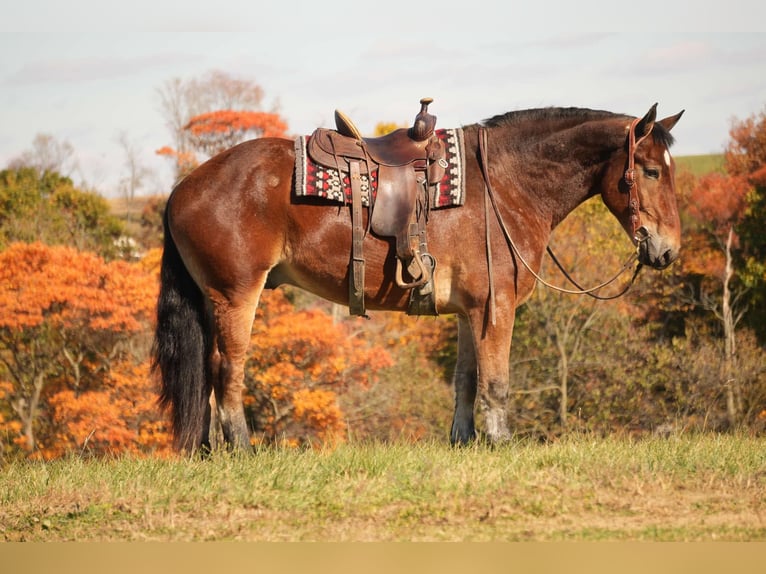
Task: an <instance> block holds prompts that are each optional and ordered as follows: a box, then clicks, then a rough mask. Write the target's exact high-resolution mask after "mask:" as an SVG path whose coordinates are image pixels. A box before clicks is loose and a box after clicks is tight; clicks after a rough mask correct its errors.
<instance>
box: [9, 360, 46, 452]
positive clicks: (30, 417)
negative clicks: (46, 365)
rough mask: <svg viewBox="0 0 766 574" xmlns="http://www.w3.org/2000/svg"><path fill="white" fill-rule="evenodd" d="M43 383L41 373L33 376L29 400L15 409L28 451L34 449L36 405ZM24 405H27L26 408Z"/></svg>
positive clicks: (38, 402)
mask: <svg viewBox="0 0 766 574" xmlns="http://www.w3.org/2000/svg"><path fill="white" fill-rule="evenodd" d="M44 383H45V377H44V376H43V375H42V374H38V375H37V376H35V380H34V382H33V388H32V395H31V396H30V397H29V402H28V403H26V401H25V403H26V404H22V405H19V406H20V407H21V408H18V409H16V412H17V413H18V415H19V417H20V418H21V423H22V425H23V428H24V439H25V442H26V449H27V451H28V452H33V451H34V450H35V447H36V446H37V445H36V439H35V419H36V418H37V407H38V406H39V405H40V395H41V394H42V391H43V385H44ZM24 407H27V408H26V409H25V408H24Z"/></svg>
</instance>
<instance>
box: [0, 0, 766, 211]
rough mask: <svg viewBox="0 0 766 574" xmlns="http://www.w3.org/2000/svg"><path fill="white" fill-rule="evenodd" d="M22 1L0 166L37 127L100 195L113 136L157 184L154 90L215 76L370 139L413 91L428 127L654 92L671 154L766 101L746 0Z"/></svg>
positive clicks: (756, 10)
mask: <svg viewBox="0 0 766 574" xmlns="http://www.w3.org/2000/svg"><path fill="white" fill-rule="evenodd" d="M21 4H22V3H20V2H18V1H14V2H10V1H9V0H0V9H1V11H0V14H2V15H3V18H2V20H0V169H2V168H3V167H5V166H6V165H7V163H8V161H10V160H11V159H13V158H14V157H16V156H18V155H19V154H21V153H22V152H23V151H25V150H28V149H31V147H32V141H33V139H34V137H35V136H36V135H37V134H49V135H52V136H53V137H54V138H56V139H57V140H59V141H66V142H69V143H70V144H71V145H72V146H73V148H74V150H75V155H76V159H77V161H78V166H79V168H78V170H77V171H76V172H75V173H74V174H72V175H73V179H75V181H76V183H79V184H83V185H86V186H88V187H89V188H92V189H96V190H97V191H99V192H100V193H102V194H103V195H105V196H108V197H114V196H117V195H118V194H119V192H118V184H119V180H120V179H121V178H122V177H124V176H125V175H126V174H127V170H126V168H125V153H124V151H123V150H122V148H121V146H120V144H119V143H118V139H119V137H120V135H121V134H124V136H125V137H126V138H127V140H128V141H129V143H130V144H131V145H132V146H133V147H134V148H135V149H136V150H137V151H138V158H139V161H140V162H141V163H142V164H143V165H144V166H145V167H146V168H148V169H150V170H152V171H153V173H154V174H155V175H154V177H153V178H152V180H151V181H150V183H149V184H148V185H147V188H146V189H144V190H143V191H144V192H145V193H165V192H168V191H170V188H171V186H172V183H173V182H172V172H171V169H170V165H169V162H168V160H167V159H164V158H161V157H159V156H157V155H156V154H155V153H154V152H155V150H157V149H159V148H160V147H162V146H164V145H169V144H171V143H172V138H171V134H170V132H169V130H168V128H167V127H166V125H165V120H164V118H163V116H162V113H161V111H160V106H159V95H158V90H160V89H161V88H162V86H163V85H164V84H165V83H166V82H168V81H170V80H172V79H174V78H179V79H182V80H188V79H192V78H201V77H202V76H203V75H204V74H206V73H207V72H209V71H211V70H221V71H223V72H226V73H228V74H230V75H232V76H234V77H237V78H241V79H245V80H252V81H254V82H256V83H257V84H259V85H260V86H261V87H262V88H263V90H264V94H265V97H264V106H265V108H267V109H270V108H271V107H272V106H277V109H278V111H279V113H280V114H281V115H282V116H283V117H284V118H285V119H286V121H287V123H288V127H289V132H290V133H291V134H293V135H300V134H306V133H310V132H311V131H313V129H314V128H315V127H317V126H330V125H332V122H333V112H334V110H335V109H336V108H338V109H340V110H342V111H343V112H345V113H346V114H347V115H348V116H350V117H351V118H352V119H353V120H354V121H355V122H356V123H357V125H358V126H359V128H360V129H361V131H362V132H365V133H371V132H372V131H373V129H374V127H375V125H376V124H377V123H378V122H396V123H399V124H404V123H409V122H411V121H412V119H413V117H414V115H415V114H416V113H417V111H418V110H419V104H418V101H419V99H420V98H421V97H424V96H429V97H432V98H434V103H433V104H432V105H431V108H430V111H431V112H432V113H434V114H435V115H436V116H437V117H438V126H439V127H459V126H461V125H467V124H471V123H476V122H478V121H481V120H483V119H486V118H488V117H491V116H493V115H496V114H500V113H505V112H508V111H512V110H516V109H524V108H534V107H543V106H580V107H588V108H594V109H604V110H609V111H612V112H619V113H626V114H630V115H633V116H640V115H643V114H644V113H646V111H647V110H648V109H649V107H650V106H651V105H652V104H654V103H655V102H658V103H659V106H658V114H659V117H665V116H669V115H673V114H675V113H677V112H678V111H680V110H682V109H685V110H686V112H685V114H684V117H683V119H682V120H681V121H680V122H679V124H678V125H677V126H676V128H675V129H674V135H675V136H676V140H677V143H676V145H675V146H674V148H673V153H674V155H695V154H706V153H719V152H721V151H722V150H723V148H724V147H725V145H726V143H727V141H728V132H729V128H730V127H731V121H732V119H733V118H738V119H744V118H746V117H748V116H751V115H753V114H756V113H760V112H762V111H765V110H766V24H764V23H766V8H764V5H765V4H766V3H764V2H753V1H752V0H727V2H718V3H717V6H716V7H712V8H711V7H707V6H705V4H704V3H702V2H699V1H693V2H674V1H672V0H666V1H665V2H660V1H657V0H644V1H643V2H638V1H635V0H634V1H633V2H625V1H622V2H620V1H617V0H612V1H611V2H602V1H599V0H580V1H579V2H576V1H574V0H571V1H567V2H546V1H542V0H537V1H532V0H525V1H524V2H515V1H512V0H502V1H494V2H493V1H488V0H473V1H468V2H466V1H465V0H463V2H460V3H458V2H455V1H453V0H443V1H442V2H435V1H433V0H431V1H430V2H421V3H417V2H411V1H410V2H405V1H402V0H388V1H376V2H363V1H361V0H357V1H356V2H349V1H347V0H323V1H322V2H316V1H314V2H303V1H301V0H269V1H268V2H263V1H258V0H248V1H243V0H235V1H228V2H227V1H223V0H217V1H216V2H211V1H209V2H206V3H201V2H195V1H192V0H188V1H186V2H179V1H177V0H170V1H165V2H157V1H155V2H149V1H147V0H133V1H132V2H122V3H119V4H115V5H112V3H110V2H104V1H103V0H100V1H94V0H69V1H67V2H60V1H58V0H25V2H24V3H23V5H21ZM456 6H461V7H462V8H460V9H458V8H456ZM759 27H760V30H759V29H758V28H759Z"/></svg>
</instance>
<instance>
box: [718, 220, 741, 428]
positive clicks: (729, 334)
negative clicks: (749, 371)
mask: <svg viewBox="0 0 766 574" xmlns="http://www.w3.org/2000/svg"><path fill="white" fill-rule="evenodd" d="M733 239H734V227H733V226H732V227H730V228H729V234H728V236H727V238H726V248H725V250H724V254H725V256H726V266H725V268H724V274H723V301H722V302H721V307H722V322H723V333H724V352H723V353H724V356H723V364H722V369H721V370H722V373H721V374H722V377H721V378H722V381H723V385H724V390H725V393H726V414H727V418H728V421H729V426H730V427H731V428H734V427H736V426H737V425H738V424H739V418H740V412H741V410H742V409H741V407H740V402H741V398H740V396H739V395H740V392H739V385H738V383H737V379H736V377H735V373H734V370H735V365H734V360H735V355H736V353H737V340H736V333H735V331H734V327H735V325H734V313H733V311H732V308H731V288H730V286H729V282H730V281H731V278H732V277H733V276H734V268H733V265H732V253H731V244H732V241H733Z"/></svg>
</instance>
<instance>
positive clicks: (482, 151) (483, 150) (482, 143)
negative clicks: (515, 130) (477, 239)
mask: <svg viewBox="0 0 766 574" xmlns="http://www.w3.org/2000/svg"><path fill="white" fill-rule="evenodd" d="M487 141H488V137H487V130H486V129H485V128H483V127H480V128H479V155H480V156H481V169H482V172H483V175H484V189H485V191H486V196H485V226H486V229H487V232H486V235H487V260H488V264H489V283H490V284H489V292H490V302H489V304H490V313H491V317H492V324H493V325H494V324H495V300H494V298H495V295H494V285H493V277H492V251H491V248H490V241H489V206H488V204H487V202H486V198H487V197H488V198H489V201H490V202H491V204H492V208H493V209H494V211H495V216H496V217H497V221H498V223H499V224H500V228H501V229H502V231H503V235H504V236H505V239H506V241H507V242H508V245H509V246H510V247H511V250H512V252H513V254H514V255H515V256H516V257H518V258H519V260H520V261H521V263H522V264H523V265H524V267H525V268H526V269H527V271H529V272H530V273H531V274H532V276H533V277H534V278H535V279H536V280H537V281H539V282H540V283H542V284H543V285H545V286H546V287H548V288H549V289H553V290H554V291H559V292H561V293H568V294H570V295H588V296H590V297H593V298H594V299H599V300H602V301H608V300H611V299H617V298H618V297H622V296H623V295H624V294H625V293H627V292H628V290H629V289H630V288H631V286H632V285H633V283H634V282H635V280H636V277H637V276H638V272H639V271H640V270H641V268H642V267H643V265H642V264H641V263H640V262H639V263H638V265H637V266H636V270H635V272H634V273H633V277H632V278H631V280H630V282H629V283H628V284H627V285H626V286H625V288H623V289H622V290H621V291H620V292H619V293H616V294H614V295H598V294H597V293H595V291H598V290H600V289H603V288H604V287H606V286H608V285H610V284H612V283H614V282H615V281H616V280H617V278H618V277H620V275H622V274H623V273H625V271H627V270H628V269H629V268H630V266H631V265H632V264H633V262H634V261H635V260H636V259H637V257H638V249H636V251H634V252H633V254H631V256H630V257H629V258H628V260H627V261H626V262H625V263H624V264H623V266H622V268H621V269H620V270H619V271H618V272H617V274H616V275H614V277H612V278H611V279H609V280H607V281H604V282H603V283H601V284H599V285H596V286H595V287H590V288H588V289H585V288H583V287H581V286H580V285H579V284H578V283H577V282H576V281H575V280H574V279H573V278H572V277H571V276H570V274H569V273H567V272H566V270H565V269H564V267H563V266H562V265H561V263H560V262H559V260H558V259H557V258H556V256H555V255H554V254H553V250H552V249H551V248H550V246H547V247H546V249H547V251H548V254H549V255H550V256H551V259H553V262H554V263H555V264H556V266H557V267H558V268H559V269H560V270H561V272H562V273H563V274H564V277H566V278H567V279H568V280H569V281H570V282H571V283H572V284H573V285H574V286H575V287H577V289H576V290H575V289H565V288H563V287H559V286H557V285H553V284H551V283H549V282H548V281H546V280H545V279H543V278H542V277H540V275H539V274H538V273H536V272H535V271H534V270H533V269H532V267H531V266H530V265H529V263H527V261H526V259H524V256H523V255H522V254H521V252H520V251H519V249H518V247H516V244H515V243H514V241H513V238H512V237H511V234H510V232H509V231H508V228H507V227H506V225H505V222H504V221H503V218H502V216H501V215H500V208H499V207H498V205H497V201H496V200H495V192H494V190H493V189H492V184H491V183H490V179H489V169H488V165H487ZM644 240H645V238H644V239H641V240H640V241H644Z"/></svg>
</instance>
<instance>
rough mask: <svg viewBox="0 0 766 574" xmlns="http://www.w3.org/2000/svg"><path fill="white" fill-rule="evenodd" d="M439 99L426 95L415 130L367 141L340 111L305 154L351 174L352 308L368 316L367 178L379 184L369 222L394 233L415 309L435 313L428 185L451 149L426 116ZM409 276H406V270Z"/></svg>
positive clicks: (399, 277)
mask: <svg viewBox="0 0 766 574" xmlns="http://www.w3.org/2000/svg"><path fill="white" fill-rule="evenodd" d="M432 101H433V100H432V99H431V98H423V99H421V100H420V105H421V109H420V112H419V113H418V114H417V115H416V116H415V121H414V123H413V126H412V127H411V128H401V129H398V130H395V131H393V132H391V133H390V134H387V135H385V136H382V137H377V138H365V137H362V135H361V132H360V131H359V130H358V129H357V127H356V126H355V125H354V123H353V122H352V121H351V120H350V119H349V118H348V117H347V116H346V115H344V114H343V113H342V112H339V111H336V112H335V123H336V128H337V129H336V130H331V129H327V128H318V129H317V130H316V131H314V133H313V134H312V135H311V137H310V138H309V141H308V144H307V147H306V151H307V153H308V155H309V156H310V157H311V159H312V160H313V161H314V162H316V163H318V164H320V165H323V166H325V167H327V168H330V169H337V170H338V171H339V172H341V173H342V174H345V175H347V177H348V180H349V182H350V187H351V205H352V213H351V219H352V253H351V263H350V265H349V310H350V312H351V314H352V315H362V316H364V315H365V307H364V257H363V248H362V246H363V240H364V232H365V231H364V229H363V228H362V176H363V175H368V176H371V175H375V177H374V178H373V177H368V181H370V182H372V181H373V179H374V180H375V181H376V182H377V184H376V186H375V188H374V189H370V190H369V202H368V210H369V218H368V221H369V227H370V228H371V229H372V231H373V232H375V233H376V234H378V235H380V236H384V237H394V238H396V255H397V267H396V283H397V285H398V286H399V287H401V288H403V289H411V290H412V291H411V295H410V306H409V310H408V312H409V313H410V314H418V315H424V314H431V315H435V314H436V305H435V301H434V294H433V272H434V269H435V267H436V261H435V259H434V258H433V256H431V255H430V254H429V253H428V251H427V242H426V232H425V225H426V221H427V217H428V211H429V207H430V206H429V197H430V194H429V190H430V188H431V187H432V186H434V185H437V184H438V182H439V181H440V180H441V178H442V177H443V175H444V171H445V167H446V160H445V156H446V150H445V148H444V144H443V143H442V142H441V141H440V139H439V138H438V137H437V136H436V135H435V133H434V128H435V126H436V116H433V115H432V114H430V113H428V105H429V104H430V103H431V102H432ZM404 266H406V267H407V272H408V274H409V275H410V278H409V279H407V280H405V279H404V277H403V275H404V273H403V267H404Z"/></svg>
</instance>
